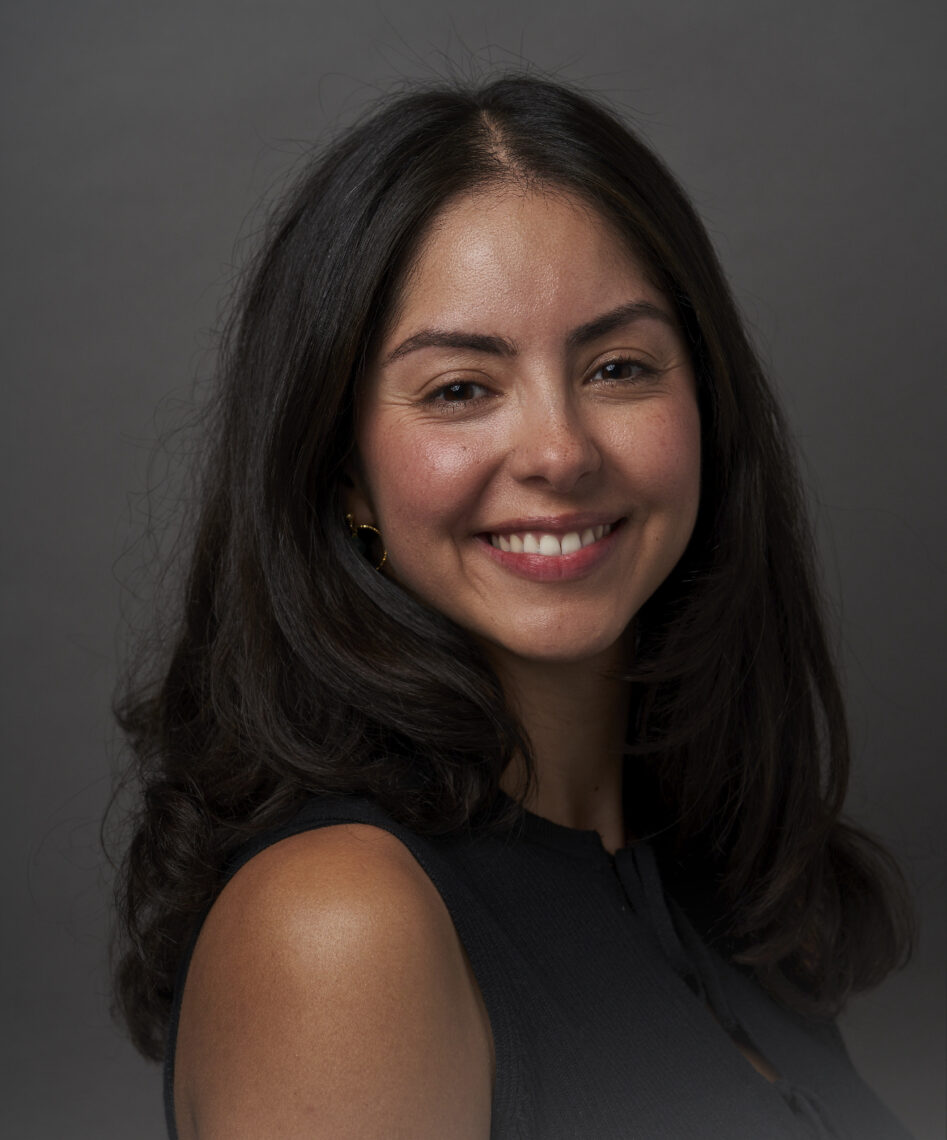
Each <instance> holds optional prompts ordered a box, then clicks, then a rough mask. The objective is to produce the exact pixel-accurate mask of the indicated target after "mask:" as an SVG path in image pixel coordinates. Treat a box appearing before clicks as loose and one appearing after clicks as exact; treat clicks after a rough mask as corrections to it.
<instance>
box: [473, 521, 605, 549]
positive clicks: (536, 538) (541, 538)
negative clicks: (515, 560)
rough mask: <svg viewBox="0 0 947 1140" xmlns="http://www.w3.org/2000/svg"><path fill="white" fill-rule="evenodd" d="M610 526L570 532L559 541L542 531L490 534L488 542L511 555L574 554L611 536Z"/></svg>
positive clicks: (552, 535)
mask: <svg viewBox="0 0 947 1140" xmlns="http://www.w3.org/2000/svg"><path fill="white" fill-rule="evenodd" d="M611 531H612V524H611V523H606V524H605V525H604V526H590V527H588V528H587V529H586V530H583V531H577V530H573V531H570V532H569V534H564V535H563V536H562V538H561V539H560V538H559V537H558V536H557V535H554V534H545V533H543V532H542V531H527V532H526V533H525V534H491V535H490V542H491V543H492V544H493V545H494V546H496V547H498V548H499V549H500V550H506V551H508V552H512V553H513V554H545V555H548V556H549V557H556V556H561V555H563V554H575V552H576V551H577V550H581V549H582V547H583V546H591V544H592V543H593V542H597V541H598V540H599V539H600V538H604V537H605V535H606V534H611Z"/></svg>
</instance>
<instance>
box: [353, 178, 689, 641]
mask: <svg viewBox="0 0 947 1140" xmlns="http://www.w3.org/2000/svg"><path fill="white" fill-rule="evenodd" d="M399 302H400V303H399V306H398V309H397V312H396V315H395V319H394V321H393V324H392V327H391V328H390V330H389V332H388V334H387V335H386V336H385V337H384V340H383V343H382V345H381V348H380V351H379V352H378V354H377V355H376V357H375V359H374V360H373V362H372V364H371V367H370V369H369V371H368V374H367V377H366V384H365V388H364V392H363V396H362V399H361V402H360V407H359V420H358V423H359V426H358V435H357V445H358V453H359V461H360V462H359V466H360V470H359V472H358V474H357V475H356V478H355V482H356V488H355V490H354V491H353V492H352V493H351V496H350V501H349V505H350V509H351V510H352V513H353V515H354V516H355V520H356V522H359V523H362V522H370V523H372V524H374V525H375V526H377V527H378V528H379V529H380V531H381V534H382V537H383V540H384V543H385V546H386V547H387V550H388V569H387V570H386V572H387V573H390V575H391V576H392V577H393V578H395V579H396V580H397V581H398V582H399V583H400V584H401V585H402V586H403V587H404V588H405V589H407V590H409V591H410V592H412V593H413V594H415V595H417V597H419V598H421V599H423V600H424V601H425V602H427V603H429V604H430V605H431V606H433V607H435V608H436V609H438V610H440V611H441V612H442V613H444V614H446V615H447V616H448V617H450V618H452V619H453V620H454V621H455V622H457V623H458V624H459V625H461V626H463V627H464V628H465V629H467V630H468V631H469V632H470V633H471V634H473V635H474V636H475V637H476V638H478V639H479V640H480V641H481V642H482V643H485V647H486V648H487V650H488V652H492V653H493V655H494V656H495V655H496V653H497V652H499V653H501V654H502V653H508V654H512V655H515V656H516V657H517V658H520V659H524V658H525V659H529V660H542V661H545V662H553V661H556V662H567V661H572V662H575V661H583V660H590V659H592V658H596V657H598V658H601V657H603V656H606V657H607V656H608V651H610V650H615V649H616V648H617V647H619V646H620V644H621V641H622V635H623V633H624V631H625V630H626V629H627V628H628V626H629V623H630V622H631V620H632V618H633V617H634V615H635V614H636V612H637V611H638V609H639V608H640V607H641V605H642V604H643V603H644V602H645V601H646V600H647V598H648V597H649V596H650V595H651V594H652V593H653V592H654V590H655V589H656V588H657V587H658V586H659V585H660V583H661V582H662V581H663V580H664V579H665V578H666V577H667V575H668V574H669V572H670V571H671V569H672V568H673V567H674V565H675V563H676V562H677V561H678V559H679V558H680V556H681V554H682V553H683V551H684V548H685V546H686V545H687V542H688V539H689V538H690V535H691V531H692V529H693V526H694V521H695V518H696V516H697V507H698V500H699V494H700V482H699V473H700V423H699V418H698V411H697V400H696V392H695V383H694V376H693V370H692V366H691V361H690V359H689V355H688V352H687V349H686V347H685V343H684V340H683V338H682V336H681V333H680V331H679V329H678V327H677V322H676V320H675V318H674V316H673V311H672V309H671V307H670V306H669V304H668V302H667V300H666V299H665V297H664V296H662V294H661V293H660V292H659V291H658V290H657V289H656V288H655V287H654V286H653V285H652V284H651V283H650V282H649V280H648V278H647V277H646V275H645V273H644V271H643V269H642V267H641V266H640V265H639V264H638V263H637V261H636V260H635V259H634V258H633V257H631V256H630V255H629V253H628V252H627V250H626V248H625V246H624V245H623V243H622V241H621V240H620V239H619V237H618V236H617V235H616V233H615V232H614V231H613V230H612V229H611V228H610V226H609V225H608V224H607V223H606V222H605V221H603V220H602V219H601V218H599V217H598V216H596V215H595V214H594V213H593V212H592V211H591V210H589V209H588V208H586V207H584V206H583V205H581V204H580V203H579V202H577V201H576V200H574V199H571V198H569V197H567V196H565V195H564V194H556V195H553V194H542V193H535V192H525V191H524V192H517V191H515V190H491V191H484V192H480V193H476V194H471V195H469V196H467V197H464V198H461V199H459V200H457V201H455V202H454V203H452V204H450V205H449V206H447V207H446V208H445V209H444V210H443V211H442V213H441V214H440V215H439V217H438V218H437V219H436V221H435V223H434V225H433V227H432V228H431V230H430V231H429V233H428V235H427V237H426V240H425V241H424V243H423V244H422V246H421V249H420V252H419V255H418V257H417V260H416V262H415V264H414V266H413V268H412V271H411V272H409V273H408V275H407V277H406V281H405V284H404V287H403V291H402V295H401V297H400V299H399Z"/></svg>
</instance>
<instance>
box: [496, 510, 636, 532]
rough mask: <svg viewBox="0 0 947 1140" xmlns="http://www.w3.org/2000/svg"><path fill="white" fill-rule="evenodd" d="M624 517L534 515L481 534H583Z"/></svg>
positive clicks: (600, 513) (585, 513) (590, 513)
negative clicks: (592, 528)
mask: <svg viewBox="0 0 947 1140" xmlns="http://www.w3.org/2000/svg"><path fill="white" fill-rule="evenodd" d="M623 517H624V516H623V515H619V514H609V513H608V512H606V511H582V512H579V513H577V514H571V515H533V516H531V517H529V518H519V519H507V520H506V521H505V522H501V523H496V524H495V525H493V526H489V527H484V529H483V530H482V531H481V532H480V533H481V534H526V533H527V532H528V531H532V532H533V533H536V532H540V533H542V534H571V533H572V532H573V531H580V532H581V531H583V530H587V529H588V528H589V527H592V526H607V525H608V524H609V523H616V522H618V521H619V520H620V519H621V518H623Z"/></svg>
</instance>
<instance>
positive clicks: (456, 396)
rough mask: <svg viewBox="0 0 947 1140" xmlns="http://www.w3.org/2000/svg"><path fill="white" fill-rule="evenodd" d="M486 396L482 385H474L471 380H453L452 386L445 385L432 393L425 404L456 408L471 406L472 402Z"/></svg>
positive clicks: (485, 390)
mask: <svg viewBox="0 0 947 1140" xmlns="http://www.w3.org/2000/svg"><path fill="white" fill-rule="evenodd" d="M486 395H488V392H487V389H486V388H484V386H483V385H482V384H476V383H475V382H474V381H473V380H455V381H454V383H453V384H445V385H444V386H443V387H441V388H438V389H436V390H435V391H434V392H432V393H431V394H430V396H428V398H427V401H426V402H427V403H430V404H441V405H445V404H446V405H448V406H455V407H456V406H457V405H460V404H472V403H473V401H474V400H479V399H480V398H481V397H482V396H486Z"/></svg>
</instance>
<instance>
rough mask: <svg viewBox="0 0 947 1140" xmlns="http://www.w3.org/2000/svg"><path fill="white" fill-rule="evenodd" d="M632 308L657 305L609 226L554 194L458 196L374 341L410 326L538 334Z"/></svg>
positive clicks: (508, 190)
mask: <svg viewBox="0 0 947 1140" xmlns="http://www.w3.org/2000/svg"><path fill="white" fill-rule="evenodd" d="M632 299H641V300H649V301H651V302H653V303H655V304H658V303H661V302H662V301H663V298H662V294H661V292H660V290H659V289H658V288H657V287H656V286H655V285H654V283H653V282H652V280H651V279H650V277H649V274H648V273H647V270H646V267H645V265H644V264H643V262H642V261H641V260H640V258H638V257H637V256H636V255H635V254H634V253H633V252H632V250H631V248H630V243H629V241H628V240H627V239H626V238H625V236H624V235H622V234H621V233H620V232H619V230H618V229H617V227H616V226H615V225H614V224H613V223H611V222H610V221H608V220H607V219H606V218H604V217H603V216H602V215H601V214H600V213H598V212H597V211H596V210H594V209H593V208H592V207H591V206H590V205H588V204H586V203H585V202H584V201H582V200H581V199H579V198H577V197H574V196H572V195H569V194H568V193H566V192H564V191H549V190H535V189H530V190H523V189H520V188H517V187H501V188H495V189H490V190H484V191H480V192H476V193H472V194H467V195H464V196H463V197H460V198H458V199H455V200H454V201H452V202H450V203H448V204H447V205H446V206H445V207H444V208H443V209H442V210H441V211H440V212H439V213H438V214H437V216H436V217H435V218H434V220H433V222H432V223H431V224H430V225H429V227H428V229H427V231H426V232H425V233H424V235H423V237H422V239H421V241H420V243H419V245H418V249H417V252H416V253H415V256H414V258H413V259H412V261H411V264H410V266H409V268H408V270H407V272H406V273H405V274H404V277H403V280H402V283H401V287H400V290H399V291H398V296H397V298H396V301H395V304H394V306H393V311H392V314H391V317H390V319H389V321H388V323H387V335H386V336H385V338H384V339H385V341H386V343H389V344H390V342H391V341H392V340H393V339H394V338H395V337H397V336H401V335H403V334H405V333H408V332H411V331H413V326H415V325H437V326H441V325H443V326H445V327H448V326H449V327H453V326H456V325H458V324H463V325H479V324H482V323H483V322H489V323H491V324H495V323H496V322H498V321H499V322H500V323H501V324H504V325H512V324H518V325H519V326H520V332H522V331H523V326H524V324H525V325H528V326H529V327H532V328H535V329H536V330H537V331H538V330H539V329H540V328H541V327H543V326H544V325H545V324H546V323H550V324H552V325H555V324H557V322H562V321H568V322H569V323H570V324H571V323H574V322H575V320H576V318H577V317H582V316H584V315H595V314H596V313H599V312H603V311H606V310H607V309H609V308H611V307H613V306H614V305H615V304H616V303H620V302H623V301H628V300H632ZM586 311H587V312H586ZM409 326H412V327H409ZM496 331H500V330H499V329H497V330H496ZM511 331H512V330H511Z"/></svg>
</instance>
